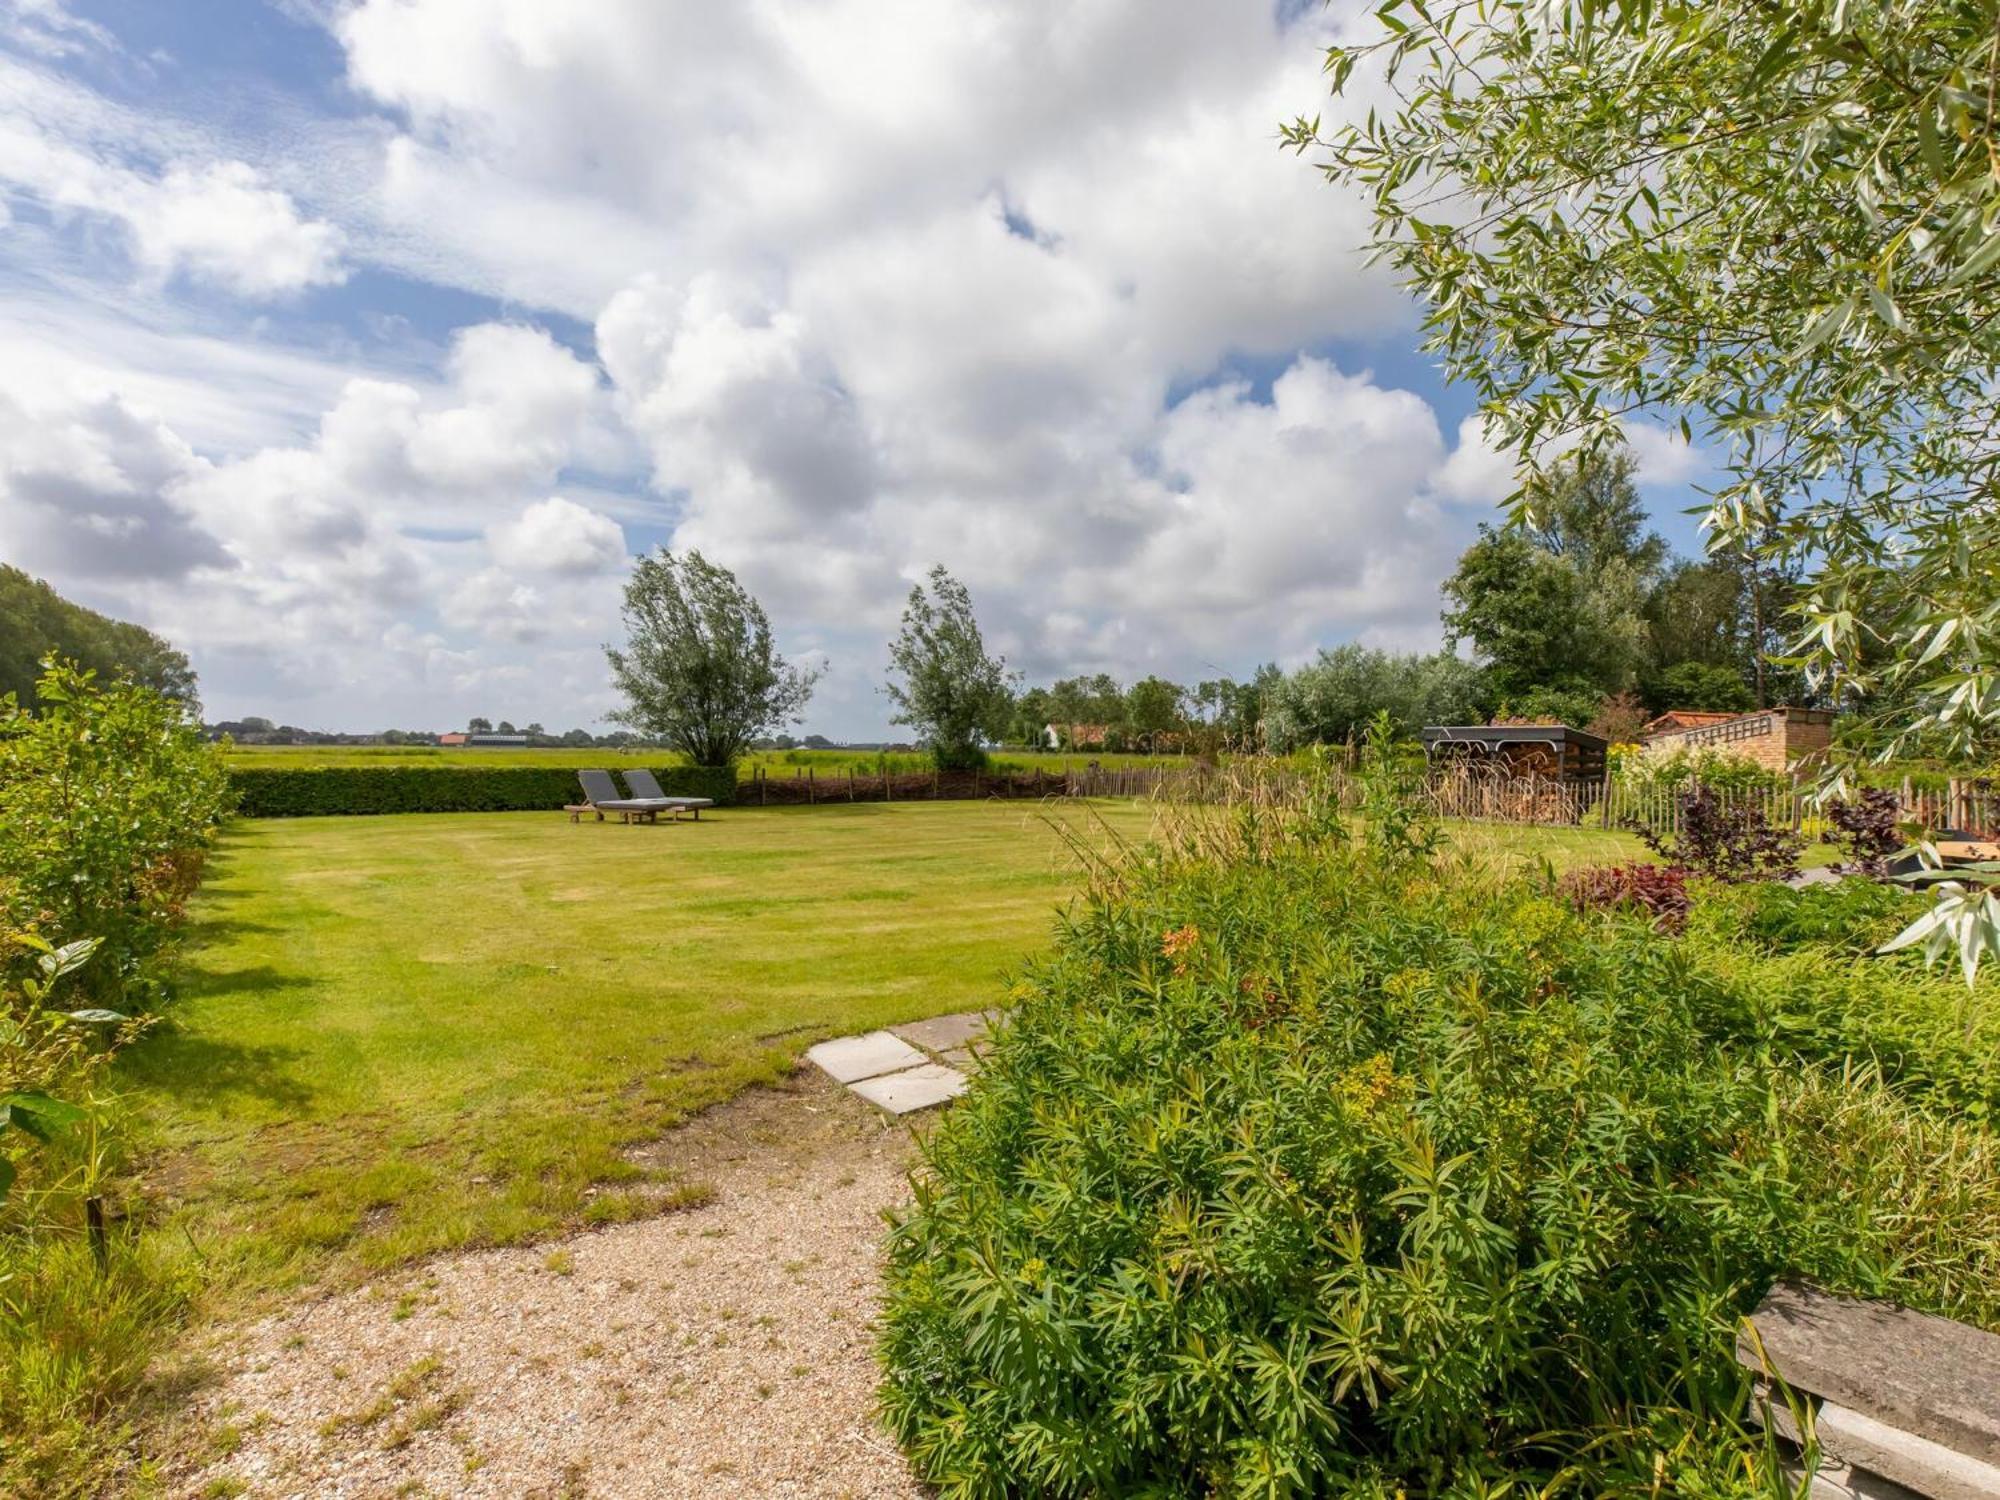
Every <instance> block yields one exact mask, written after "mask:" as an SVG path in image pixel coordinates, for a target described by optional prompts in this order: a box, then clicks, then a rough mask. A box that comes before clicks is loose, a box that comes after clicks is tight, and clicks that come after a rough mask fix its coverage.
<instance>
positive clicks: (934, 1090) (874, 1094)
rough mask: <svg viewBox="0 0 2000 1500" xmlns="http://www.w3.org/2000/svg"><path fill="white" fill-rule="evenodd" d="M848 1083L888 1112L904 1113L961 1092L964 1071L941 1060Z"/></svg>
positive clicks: (926, 1106)
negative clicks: (946, 1064) (950, 1066)
mask: <svg viewBox="0 0 2000 1500" xmlns="http://www.w3.org/2000/svg"><path fill="white" fill-rule="evenodd" d="M848 1087H850V1088H852V1089H853V1090H854V1092H855V1093H857V1094H859V1095H860V1096H861V1097H862V1098H864V1099H866V1100H867V1101H868V1102H869V1103H870V1104H873V1105H876V1106H878V1107H880V1108H882V1109H886V1110H887V1111H889V1113H890V1114H892V1115H907V1114H911V1113H914V1112H915V1111H917V1110H920V1109H929V1108H931V1107H932V1106H933V1105H938V1104H944V1103H946V1102H948V1101H950V1100H952V1099H956V1098H957V1097H958V1096H959V1095H960V1094H962V1093H964V1092H965V1075H964V1074H963V1073H961V1072H959V1071H958V1070H957V1069H956V1068H947V1067H946V1066H945V1065H944V1064H943V1063H925V1064H924V1065H923V1066H922V1067H920V1068H906V1069H904V1070H903V1071H902V1072H900V1073H884V1074H882V1075H881V1076H879V1077H876V1078H865V1079H863V1080H862V1081H861V1082H859V1083H855V1084H850V1085H848Z"/></svg>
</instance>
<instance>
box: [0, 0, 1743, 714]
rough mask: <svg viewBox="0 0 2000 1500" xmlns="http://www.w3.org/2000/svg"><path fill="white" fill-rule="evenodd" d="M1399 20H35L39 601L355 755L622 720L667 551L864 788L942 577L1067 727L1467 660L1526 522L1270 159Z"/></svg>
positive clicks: (556, 16) (42, 2)
mask: <svg viewBox="0 0 2000 1500" xmlns="http://www.w3.org/2000/svg"><path fill="white" fill-rule="evenodd" d="M1358 16H1359V12H1358V11H1352V12H1350V11H1349V10H1348V9H1346V8H1345V4H1344V0H1342V3H1339V4H1336V5H1335V6H1333V7H1331V8H1325V9H1323V8H1321V7H1319V6H1318V5H1315V4H1304V5H1302V4H1300V3H1298V0H1283V3H1276V4H1271V3H1265V4H1259V3H1237V0H1232V3H1217V0H1008V3H1004V4H1000V3H994V0H740V3H738V0H732V3H729V4H720V5H719V4H716V3H714V0H686V3H684V0H578V3H575V4H562V5H557V4H550V3H548V0H181V3H176V4H173V5H161V4H158V3H157V0H0V561H5V562H10V563H13V564H15V565H17V566H20V567H24V568H26V569H28V570H29V571H30V572H32V573H35V574H37V575H39V576H41V577H45V578H47V579H48V580H49V581H50V582H51V583H52V584H54V585H55V586H56V587H57V588H58V589H59V590H61V591H62V592H63V593H65V594H67V595H68V596H70V597H72V598H75V599H78V600H79V601H81V602H84V603H86V604H89V605H91V606H92V607H94V608H98V609H102V610H105V611H107V612H109V613H112V614H114V615H117V616H119V617H121V618H127V619H135V620H138V621H141V622H142V623H144V624H146V625H149V626H151V627H152V628H154V629H156V630H159V631H160V632H161V633H163V634H164V635H166V636H167V637H168V638H169V639H171V640H172V641H174V642H175V643H176V644H177V645H179V646H181V647H182V648H183V649H185V650H186V651H187V652H188V654H189V655H190V657H191V658H192V660H193V663H194V665H195V668H196V670H197V671H198V673H199V674H200V680H201V692H202V698H203V703H204V710H205V713H206V715H207V716H208V717H209V718H211V719H222V718H239V717H244V716H247V715H251V714H260V715H263V716H265V717H269V718H272V719H276V720H279V721H281V722H287V723H294V724H300V725H304V726H308V727H316V728H322V729H333V730H348V731H372V730H379V729H384V728H389V727H402V728H416V729H426V728H428V729H444V728H451V727H455V726H459V725H462V724H464V722H465V721H466V720H467V718H469V717H470V716H472V715H475V714H477V715H483V716H485V717H488V718H490V719H494V720H499V719H503V718H504V719H509V720H512V721H514V722H516V723H521V724H525V723H529V722H539V723H542V724H545V725H546V726H548V727H549V728H550V729H551V730H556V731H560V730H563V729H567V728H570V727H577V726H580V727H584V728H589V729H593V730H597V731H602V730H603V729H605V728H608V727H610V726H609V725H608V723H607V721H606V716H607V715H608V714H610V713H611V712H613V711H614V710H615V708H616V707H617V701H618V700H617V695H616V693H615V691H614V690H613V689H612V687H611V684H610V681H609V677H608V673H607V670H606V667H605V662H604V655H603V647H604V645H605V644H606V643H607V642H615V641H617V640H618V639H620V637H621V634H622V631H621V626H620V621H619V598H620V590H621V587H622V583H623V580H624V577H625V575H626V573H627V571H628V570H629V568H630V565H631V559H632V558H633V557H634V556H635V555H636V554H639V553H643V552H646V551H649V550H651V549H653V548H657V547H661V546H666V547H672V548H676V549H679V548H698V549H700V550H701V551H702V552H703V553H704V554H705V555H706V556H708V557H709V558H710V559H712V560H714V561H717V562H721V563H723V564H725V565H727V566H728V567H730V568H732V569H734V570H735V571H736V573H737V575H738V576H739V577H740V578H741V579H742V580H743V582H744V583H745V585H746V586H747V587H749V588H750V589H751V590H752V591H753V592H754V593H755V594H756V595H757V596H758V598H759V599H760V600H761V601H762V602H763V604H764V606H765V608H766V609H767V610H768V612H769V614H770V616H771V620H772V623H773V626H774V628H775V630H776V633H777V636H778V640H779V643H780V646H781V649H783V650H784V651H785V652H786V653H787V654H789V655H791V656H793V657H794V658H796V659H799V660H803V661H808V662H811V663H813V664H815V665H819V666H821V667H823V668H824V670H825V676H824V678H823V680H822V682H821V685H820V687H819V690H818V692H817V694H816V696H815V699H814V701H813V703H812V706H811V708H810V709H809V711H808V714H807V718H806V722H805V723H804V724H803V725H802V726H801V728H802V729H809V730H812V731H815V732H818V733H823V734H827V735H829V736H831V737H833V738H835V739H876V738H882V737H885V736H887V735H889V734H890V733H891V731H890V728H889V725H888V717H889V708H888V705H887V702H886V700H885V699H884V698H883V696H882V694H881V692H880V684H881V682H882V676H883V666H884V658H885V655H886V651H885V645H886V642H887V640H888V639H889V638H890V636H891V635H893V633H894V631H895V628H896V623H897V619H898V616H899V614H900V612H901V608H902V604H903V600H904V598H905V597H906V596H907V594H908V592H909V589H910V586H911V584H912V582H913V581H914V580H916V579H918V578H920V577H921V576H922V575H923V574H924V573H926V572H927V571H928V570H929V568H930V567H931V566H932V565H933V564H936V563H943V564H944V565H945V566H946V567H947V568H949V569H950V570H951V571H952V572H953V573H954V574H955V575H956V576H957V577H959V578H960V579H961V580H962V581H964V583H965V584H966V585H967V586H968V588H969V589H970V590H971V592H972V596H973V599H974V602H975V604H976V606H977V609H978V613H979V617H980V620H981V624H982V626H983V628H984V630H985V633H986V636H987V640H988V644H989V646H990V647H992V648H993V649H995V650H997V651H999V652H1002V653H1004V654H1005V656H1006V657H1007V659H1008V662H1009V664H1010V666H1012V667H1014V668H1016V669H1018V670H1019V671H1021V672H1022V673H1024V674H1025V676H1026V678H1027V679H1028V680H1029V681H1035V682H1046V681H1049V680H1051V679H1053V678H1055V677H1060V676H1069V675H1073V674H1076V673H1095V672H1100V671H1103V672H1109V673H1111V674H1113V675H1114V676H1116V677H1118V678H1120V679H1121V680H1125V681H1131V680H1133V679H1135V678H1138V677H1141V676H1144V675H1146V674H1147V673H1159V674H1161V675H1163V676H1166V677H1169V678H1172V679H1174V680H1177V681H1184V682H1193V681H1197V680H1199V679H1201V678H1205V677H1213V676H1216V675H1220V674H1228V675H1235V676H1244V675H1247V674H1248V673H1249V672H1250V671H1251V670H1253V669H1254V668H1255V666H1256V665H1257V664H1258V663H1259V662H1263V661H1278V662H1280V663H1282V664H1286V665H1294V664H1296V663H1298V662H1300V661H1303V660H1306V659H1308V658H1309V657H1310V656H1311V655H1312V653H1313V652H1314V651H1315V650H1316V649H1318V648H1320V647H1322V646H1328V645H1333V644H1337V643H1339V642H1342V641H1350V640H1357V641H1361V642H1364V643H1367V644H1370V645H1377V646H1382V647H1388V648H1394V649H1424V650H1428V649H1431V648H1433V647H1435V646H1436V645H1437V644H1438V642H1439V636H1440V627H1439V622H1438V585H1439V583H1440V582H1441V581H1442V580H1443V579H1444V578H1445V577H1446V576H1447V575H1448V574H1449V573H1450V571H1451V569H1452V566H1453V563H1454V561H1455V559H1456V557H1457V555H1458V553H1459V552H1460V551H1462V550H1463V548H1464V547H1465V545H1466V544H1467V542H1468V541H1469V540H1470V539H1471V538H1472V536H1473V535H1474V534H1475V532H1476V529H1477V526H1478V524H1479V523H1480V522H1481V521H1482V520H1489V519H1492V518H1493V517H1494V514H1495V512H1494V506H1495V505H1496V504H1497V503H1498V502H1499V501H1500V500H1501V499H1502V498H1503V497H1504V496H1505V495H1506V493H1507V492H1508V491H1509V490H1510V489H1511V488H1512V476H1511V472H1510V469H1509V466H1508V464H1507V463H1506V462H1505V461H1504V460H1503V459H1501V458H1499V457H1498V456H1497V455H1495V454H1494V453H1493V452H1492V451H1491V450H1490V449H1489V448H1488V447H1487V446H1486V445H1485V444H1484V443H1483V442H1482V441H1481V438H1480V429H1479V424H1478V421H1477V419H1476V417H1474V416H1473V415H1472V406H1473V403H1472V398H1471V397H1470V395H1469V394H1468V393H1467V392H1465V391H1464V390H1462V389H1454V388H1451V387H1448V386H1447V385H1446V384H1445V383H1444V382H1443V380H1442V379H1441V378H1440V377H1439V375H1438V374H1437V373H1436V371H1435V370H1434V369H1433V367H1432V366H1431V364H1430V362H1429V360H1428V359H1427V358H1426V357H1425V356H1423V355H1422V354H1421V353H1419V352H1418V332H1417V323H1418V317H1417V313H1416V310H1415V308H1414V307H1413V306H1412V305H1411V304H1410V302H1409V301H1408V299H1407V298H1405V297H1404V296H1403V295H1402V294H1401V293H1400V292H1399V291H1398V289H1397V288H1396V286H1395V284H1394V283H1393V281H1392V280H1391V278H1390V276H1389V274H1388V273H1387V272H1386V271H1385V270H1384V269H1383V268H1381V267H1379V266H1373V267H1371V266H1370V265H1368V264H1367V261H1366V257H1365V255H1364V253H1363V250H1362V247H1363V246H1364V244H1365V241H1366V238H1367V222H1368V221H1367V213H1366V207H1365V204H1364V202H1363V201H1362V200H1361V199H1360V198H1359V197H1358V196H1357V195H1355V194H1353V193H1351V192H1349V191H1346V190H1344V189H1340V188H1336V187H1332V186H1329V185H1328V184H1327V183H1326V182H1325V181H1324V179H1323V178H1322V177H1321V176H1320V175H1319V173H1317V172H1316V171H1315V170H1314V169H1313V168H1312V166H1311V164H1310V162H1309V161H1302V160H1300V159H1299V158H1298V157H1296V156H1295V155H1293V154H1290V153H1288V152H1286V151H1283V150H1281V149H1280V147H1279V142H1278V127H1279V124H1280V122H1282V121H1284V120H1288V119H1290V118H1292V117H1294V116H1296V115H1299V114H1301V113H1303V114H1308V115H1310V114H1314V113H1324V114H1325V115H1326V116H1327V117H1328V119H1329V120H1331V119H1332V118H1334V116H1335V114H1336V109H1337V108H1351V107H1357V106H1353V105H1347V104H1340V105H1338V106H1336V104H1335V102H1334V101H1330V100H1328V98H1327V96H1326V85H1325V81H1324V78H1323V77H1322V75H1321V72H1320V65H1321V61H1322V56H1323V51H1324V48H1325V47H1326V45H1327V44H1328V43H1329V42H1330V41H1332V40H1334V39H1336V37H1337V36H1339V35H1340V34H1342V30H1343V28H1346V27H1350V26H1359V25H1360V24H1361V21H1360V20H1359V19H1358ZM1367 92H1368V89H1367V85H1366V84H1365V83H1364V85H1363V87H1362V96H1363V97H1364V98H1365V97H1366V95H1367ZM1632 437H1633V441H1634V446H1635V449H1636V451H1637V453H1638V456H1639V458H1640V461H1641V475H1640V477H1641V482H1642V493H1643V494H1644V495H1645V497H1646V499H1647V501H1648V504H1649V506H1650V507H1651V508H1652V510H1653V511H1654V514H1655V516H1656V519H1657V520H1658V521H1659V523H1660V524H1661V527H1662V529H1663V530H1665V531H1666V532H1667V533H1668V534H1669V536H1670V537H1671V538H1672V539H1674V540H1675V541H1676V542H1677V543H1679V544H1680V545H1681V546H1682V548H1683V550H1688V549H1691V547H1692V545H1693V540H1692V534H1691V533H1690V531H1689V530H1688V525H1687V523H1686V522H1685V520H1684V519H1683V518H1682V516H1681V514H1680V513H1681V511H1682V510H1683V509H1684V508H1686V507H1687V506H1689V505H1691V504H1693V503H1694V500H1695V498H1696V497H1695V496H1694V494H1693V492H1692V490H1691V488H1690V486H1691V485H1693V484H1695V483H1698V482H1699V481H1700V478H1701V476H1702V474H1703V472H1704V464H1703V462H1702V458H1701V455H1700V454H1699V453H1693V452H1690V451H1688V450H1687V449H1685V448H1684V447H1681V446H1679V444H1678V442H1677V441H1676V440H1674V439H1671V438H1669V437H1668V436H1667V435H1666V434H1664V433H1662V432H1660V431H1657V430H1654V429H1648V428H1636V429H1633V431H1632Z"/></svg>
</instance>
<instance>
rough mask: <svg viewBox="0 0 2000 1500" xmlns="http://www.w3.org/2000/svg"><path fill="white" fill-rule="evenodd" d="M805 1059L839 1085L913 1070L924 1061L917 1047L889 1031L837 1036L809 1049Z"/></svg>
mask: <svg viewBox="0 0 2000 1500" xmlns="http://www.w3.org/2000/svg"><path fill="white" fill-rule="evenodd" d="M806 1056H807V1057H808V1058H809V1059H811V1060H812V1061H813V1062H814V1063H816V1064H817V1065H818V1066H819V1069H820V1071H821V1072H823V1073H825V1074H827V1075H828V1076H829V1077H830V1078H832V1079H833V1081H834V1082H836V1083H856V1082H859V1081H860V1080H861V1079H863V1078H873V1077H875V1076H877V1075H878V1074H881V1073H894V1072H896V1071H897V1070H898V1069H901V1068H909V1067H914V1066H915V1065H916V1064H918V1063H920V1062H923V1061H924V1060H925V1059H924V1055H923V1053H921V1052H919V1051H918V1050H917V1049H916V1048H915V1047H912V1046H911V1045H910V1044H909V1043H908V1042H906V1041H903V1040H902V1039H901V1038H900V1037H895V1036H891V1035H890V1034H889V1033H888V1032H886V1031H871V1032H869V1033H868V1034H867V1035H866V1036H843V1037H837V1038H835V1039H834V1040H833V1041H830V1042H821V1043H820V1044H819V1045H818V1046H817V1047H809V1048H807V1049H806Z"/></svg>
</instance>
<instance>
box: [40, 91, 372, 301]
mask: <svg viewBox="0 0 2000 1500" xmlns="http://www.w3.org/2000/svg"><path fill="white" fill-rule="evenodd" d="M5 76H6V79H7V81H9V82H10V83H11V82H13V81H17V80H23V79H27V78H29V77H30V75H27V74H25V73H24V72H23V71H22V70H19V69H7V70H6V73H5ZM30 102H32V103H45V102H50V100H49V98H48V97H47V96H44V95H42V94H37V95H36V96H35V97H34V98H33V99H32V100H31V101H30ZM64 103H65V105H66V113H65V112H59V113H57V114H56V115H55V117H54V118H51V116H50V115H49V114H47V113H41V112H36V111H33V110H31V109H29V108H24V107H22V106H21V104H20V103H19V102H17V103H16V104H15V105H14V106H13V107H0V183H5V184H8V185H11V186H12V187H13V188H14V190H15V191H17V192H21V193H25V194H28V195H30V196H32V197H34V198H36V199H38V200H39V201H40V202H42V203H43V204H44V205H46V207H47V208H48V209H49V210H50V211H52V212H54V213H57V214H71V213H85V214H90V215H93V216H97V217H99V218H102V219H106V220H109V221H110V222H112V223H114V224H116V225H117V226H119V228H120V229H121V230H122V231H123V233H124V237H125V241H126V245H127V248H128V249H129V251H130V254H131V257H132V261H133V263H134V264H135V265H136V266H137V267H138V269H139V270H140V272H141V273H142V274H143V275H144V276H146V277H149V278H152V279H154V280H157V281H161V282H165V281H168V280H171V279H173V278H175V277H179V276H186V277H190V278H193V279H197V280H202V281H207V282H211V283H213V284H215V285H218V286H221V287H224V288H227V289H228V290H230V291H233V292H236V293H239V294H240V295H243V296H246V297H254V298H268V297H276V296H282V295H284V294H286V293H290V292H296V291H300V290H302V289H304V288H306V287H312V286H324V285H328V284H331V283H336V282H339V281H341V280H344V279H345V277H346V275H347V271H346V268H345V266H344V265H343V264H342V260H341V251H342V244H343V237H342V235H341V232H340V230H339V229H337V228H336V227H334V226H333V225H331V224H328V223H325V222H323V221H320V220H317V219H309V218H307V217H306V216H304V215H303V214H301V213H300V212H299V209H298V205H297V204H296V203H295V202H294V201H293V200H292V197H291V195H290V194H289V193H286V192H284V191H283V190H281V189H279V188H276V187H273V186H271V185H270V184H269V183H268V182H267V181H266V180H265V179H264V177H263V175H262V174H261V173H260V172H258V170H257V169H256V168H255V167H253V166H251V165H249V164H248V163H247V162H242V161H235V160H210V161H175V162H172V163H170V164H168V165H166V166H164V167H163V168H158V169H155V168H153V167H149V166H147V165H145V164H144V163H134V162H130V161H127V160H124V159H121V158H120V156H119V155H118V154H117V152H116V150H115V148H113V147H111V146H109V145H107V144H106V143H105V142H104V141H102V140H98V139H93V138H91V134H90V130H89V127H90V126H91V125H93V124H95V123H100V122H95V121H92V120H91V119H90V118H89V117H88V116H87V115H82V117H79V116H80V115H81V114H82V112H81V111H79V109H78V107H77V105H76V101H75V100H74V99H70V100H67V101H64Z"/></svg>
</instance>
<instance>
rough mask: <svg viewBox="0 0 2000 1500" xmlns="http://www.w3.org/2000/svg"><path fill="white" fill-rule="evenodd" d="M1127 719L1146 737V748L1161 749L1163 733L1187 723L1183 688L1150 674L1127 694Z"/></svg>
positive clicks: (1129, 723) (1138, 732)
mask: <svg viewBox="0 0 2000 1500" xmlns="http://www.w3.org/2000/svg"><path fill="white" fill-rule="evenodd" d="M1124 718H1125V722H1126V723H1127V724H1128V725H1130V726H1131V728H1132V730H1133V731H1134V732H1135V733H1137V734H1142V735H1144V736H1145V737H1146V748H1147V749H1148V750H1150V751H1154V752H1157V751H1158V750H1159V748H1160V736H1161V735H1163V734H1168V733H1170V732H1172V731H1173V730H1175V729H1177V728H1179V727H1180V726H1181V725H1182V724H1183V723H1184V722H1185V719H1184V717H1183V715H1182V713H1181V690H1180V688H1179V687H1178V686H1176V685H1175V684H1174V683H1171V682H1168V681H1167V680H1166V679H1165V678H1162V677H1146V678H1143V679H1141V680H1140V681H1138V682H1135V683H1133V684H1132V688H1131V691H1130V692H1128V693H1126V695H1125V713H1124Z"/></svg>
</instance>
